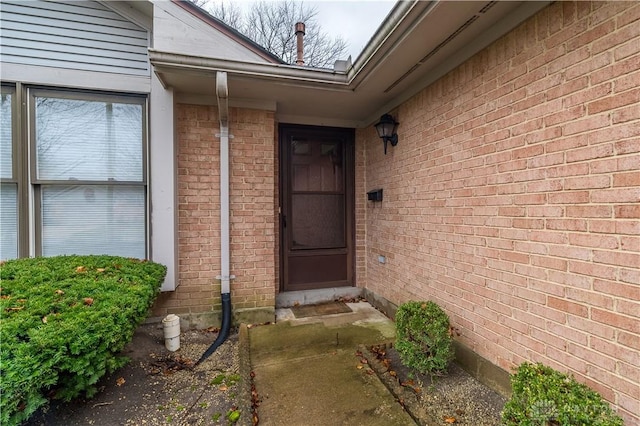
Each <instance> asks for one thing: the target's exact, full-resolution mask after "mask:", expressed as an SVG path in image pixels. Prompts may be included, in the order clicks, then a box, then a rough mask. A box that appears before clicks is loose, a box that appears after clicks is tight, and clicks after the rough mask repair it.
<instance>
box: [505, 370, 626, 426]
mask: <svg viewBox="0 0 640 426" xmlns="http://www.w3.org/2000/svg"><path fill="white" fill-rule="evenodd" d="M511 387H512V390H513V394H512V396H511V399H509V401H507V403H506V404H505V406H504V409H503V410H502V423H503V424H504V425H507V426H551V425H553V426H555V425H581V426H622V425H623V421H622V419H621V418H620V417H619V416H617V415H616V414H615V413H614V412H613V410H612V409H611V407H609V404H607V403H606V401H604V400H603V399H602V397H601V396H600V394H598V393H597V392H595V391H594V390H592V389H590V388H589V387H587V386H586V385H584V384H582V383H578V382H576V380H575V379H574V378H573V377H570V376H567V375H565V374H562V373H560V372H558V371H555V370H553V369H552V368H550V367H547V366H545V365H542V364H530V363H523V364H521V365H520V366H519V367H518V369H517V371H516V372H515V374H513V375H512V376H511Z"/></svg>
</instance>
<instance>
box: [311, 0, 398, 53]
mask: <svg viewBox="0 0 640 426" xmlns="http://www.w3.org/2000/svg"><path fill="white" fill-rule="evenodd" d="M395 3H396V2H395V1H394V0H341V1H340V0H320V1H305V2H304V4H306V5H309V6H312V7H315V8H316V9H317V10H318V22H320V24H321V25H322V28H323V29H324V30H325V31H326V32H327V33H329V34H333V35H340V36H342V38H344V39H345V40H347V41H348V43H349V54H350V55H351V60H352V61H355V60H356V58H357V57H358V55H359V54H360V52H361V51H362V49H363V48H364V46H365V45H366V44H367V42H368V41H369V39H370V38H371V36H373V33H374V32H375V31H376V30H377V29H378V27H379V26H380V24H381V23H382V21H383V20H384V18H385V17H386V16H387V14H388V13H389V11H390V10H391V8H392V7H393V5H394V4H395ZM345 59H346V58H345Z"/></svg>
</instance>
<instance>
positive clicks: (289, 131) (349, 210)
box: [278, 124, 355, 292]
mask: <svg viewBox="0 0 640 426" xmlns="http://www.w3.org/2000/svg"><path fill="white" fill-rule="evenodd" d="M295 135H300V136H314V135H315V136H321V137H327V136H329V137H330V136H337V137H339V138H341V139H342V140H343V142H344V144H343V145H344V148H343V150H344V179H345V182H344V183H345V216H346V218H345V243H346V247H345V248H346V252H347V279H346V281H345V282H327V283H326V285H322V283H318V285H317V286H313V287H312V288H327V287H334V286H354V285H355V131H354V129H350V128H342V127H321V126H306V125H298V124H279V126H278V151H279V163H280V176H279V182H278V185H279V188H278V194H279V203H280V208H279V238H280V244H279V246H280V253H279V254H280V262H279V263H280V274H279V275H280V283H279V284H280V285H279V287H280V292H284V291H290V290H287V286H286V284H287V283H288V278H289V277H288V274H289V271H288V269H287V266H288V263H287V262H288V258H287V256H288V255H289V254H288V251H289V247H290V243H291V238H290V235H291V234H290V227H289V228H287V227H286V226H285V221H286V218H285V215H287V214H290V207H291V190H290V181H289V180H290V168H291V159H290V153H289V143H288V141H289V140H290V138H291V137H293V136H295ZM322 250H323V251H325V252H326V253H328V254H331V253H335V252H337V251H340V250H343V251H344V249H322ZM318 251H319V250H318ZM309 255H311V256H313V253H310V254H309Z"/></svg>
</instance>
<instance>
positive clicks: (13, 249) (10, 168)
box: [0, 86, 18, 259]
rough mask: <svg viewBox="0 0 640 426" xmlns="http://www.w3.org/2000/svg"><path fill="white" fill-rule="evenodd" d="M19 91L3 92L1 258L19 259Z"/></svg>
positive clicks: (0, 123) (4, 89) (0, 128)
mask: <svg viewBox="0 0 640 426" xmlns="http://www.w3.org/2000/svg"><path fill="white" fill-rule="evenodd" d="M14 105H15V90H13V88H10V87H4V86H3V87H2V91H1V92H0V229H1V230H2V237H1V240H0V259H12V258H15V257H18V179H17V172H16V168H15V167H14V162H15V159H16V156H15V154H14V152H15V143H14V133H15V132H14V129H13V117H14V112H13V110H14Z"/></svg>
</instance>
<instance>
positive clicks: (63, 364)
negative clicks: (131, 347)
mask: <svg viewBox="0 0 640 426" xmlns="http://www.w3.org/2000/svg"><path fill="white" fill-rule="evenodd" d="M165 272H166V268H165V267H164V266H162V265H159V264H156V263H153V262H148V261H144V260H137V259H126V258H121V257H113V256H59V257H50V258H34V259H18V260H11V261H7V262H4V263H2V265H1V266H0V287H1V290H0V294H1V296H0V315H1V316H2V321H1V323H0V343H1V344H0V394H1V395H0V403H1V406H2V409H1V413H0V422H1V424H2V425H14V424H19V423H20V422H22V421H24V420H25V419H27V418H29V416H30V415H31V414H33V412H34V411H35V410H36V409H37V408H38V407H40V406H41V405H43V404H45V403H47V401H48V399H49V398H61V399H64V400H70V399H72V398H75V397H77V396H80V395H81V394H84V395H85V396H87V397H91V396H92V395H93V394H94V393H95V392H96V388H95V384H96V382H97V381H98V380H99V379H100V378H101V377H102V376H104V375H105V374H106V373H110V372H113V371H114V370H116V369H117V368H119V367H121V366H122V365H124V363H125V362H126V358H123V357H121V356H119V355H118V353H119V352H120V351H121V350H122V348H123V347H124V346H125V345H126V344H127V343H128V342H129V341H131V339H132V337H133V333H134V331H135V329H136V327H137V326H138V325H139V324H140V323H141V322H142V321H143V320H144V319H145V317H146V316H147V314H148V312H149V308H150V307H151V304H152V303H153V301H154V299H155V297H156V295H157V294H158V291H159V288H160V285H161V283H162V281H163V279H164V276H165Z"/></svg>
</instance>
